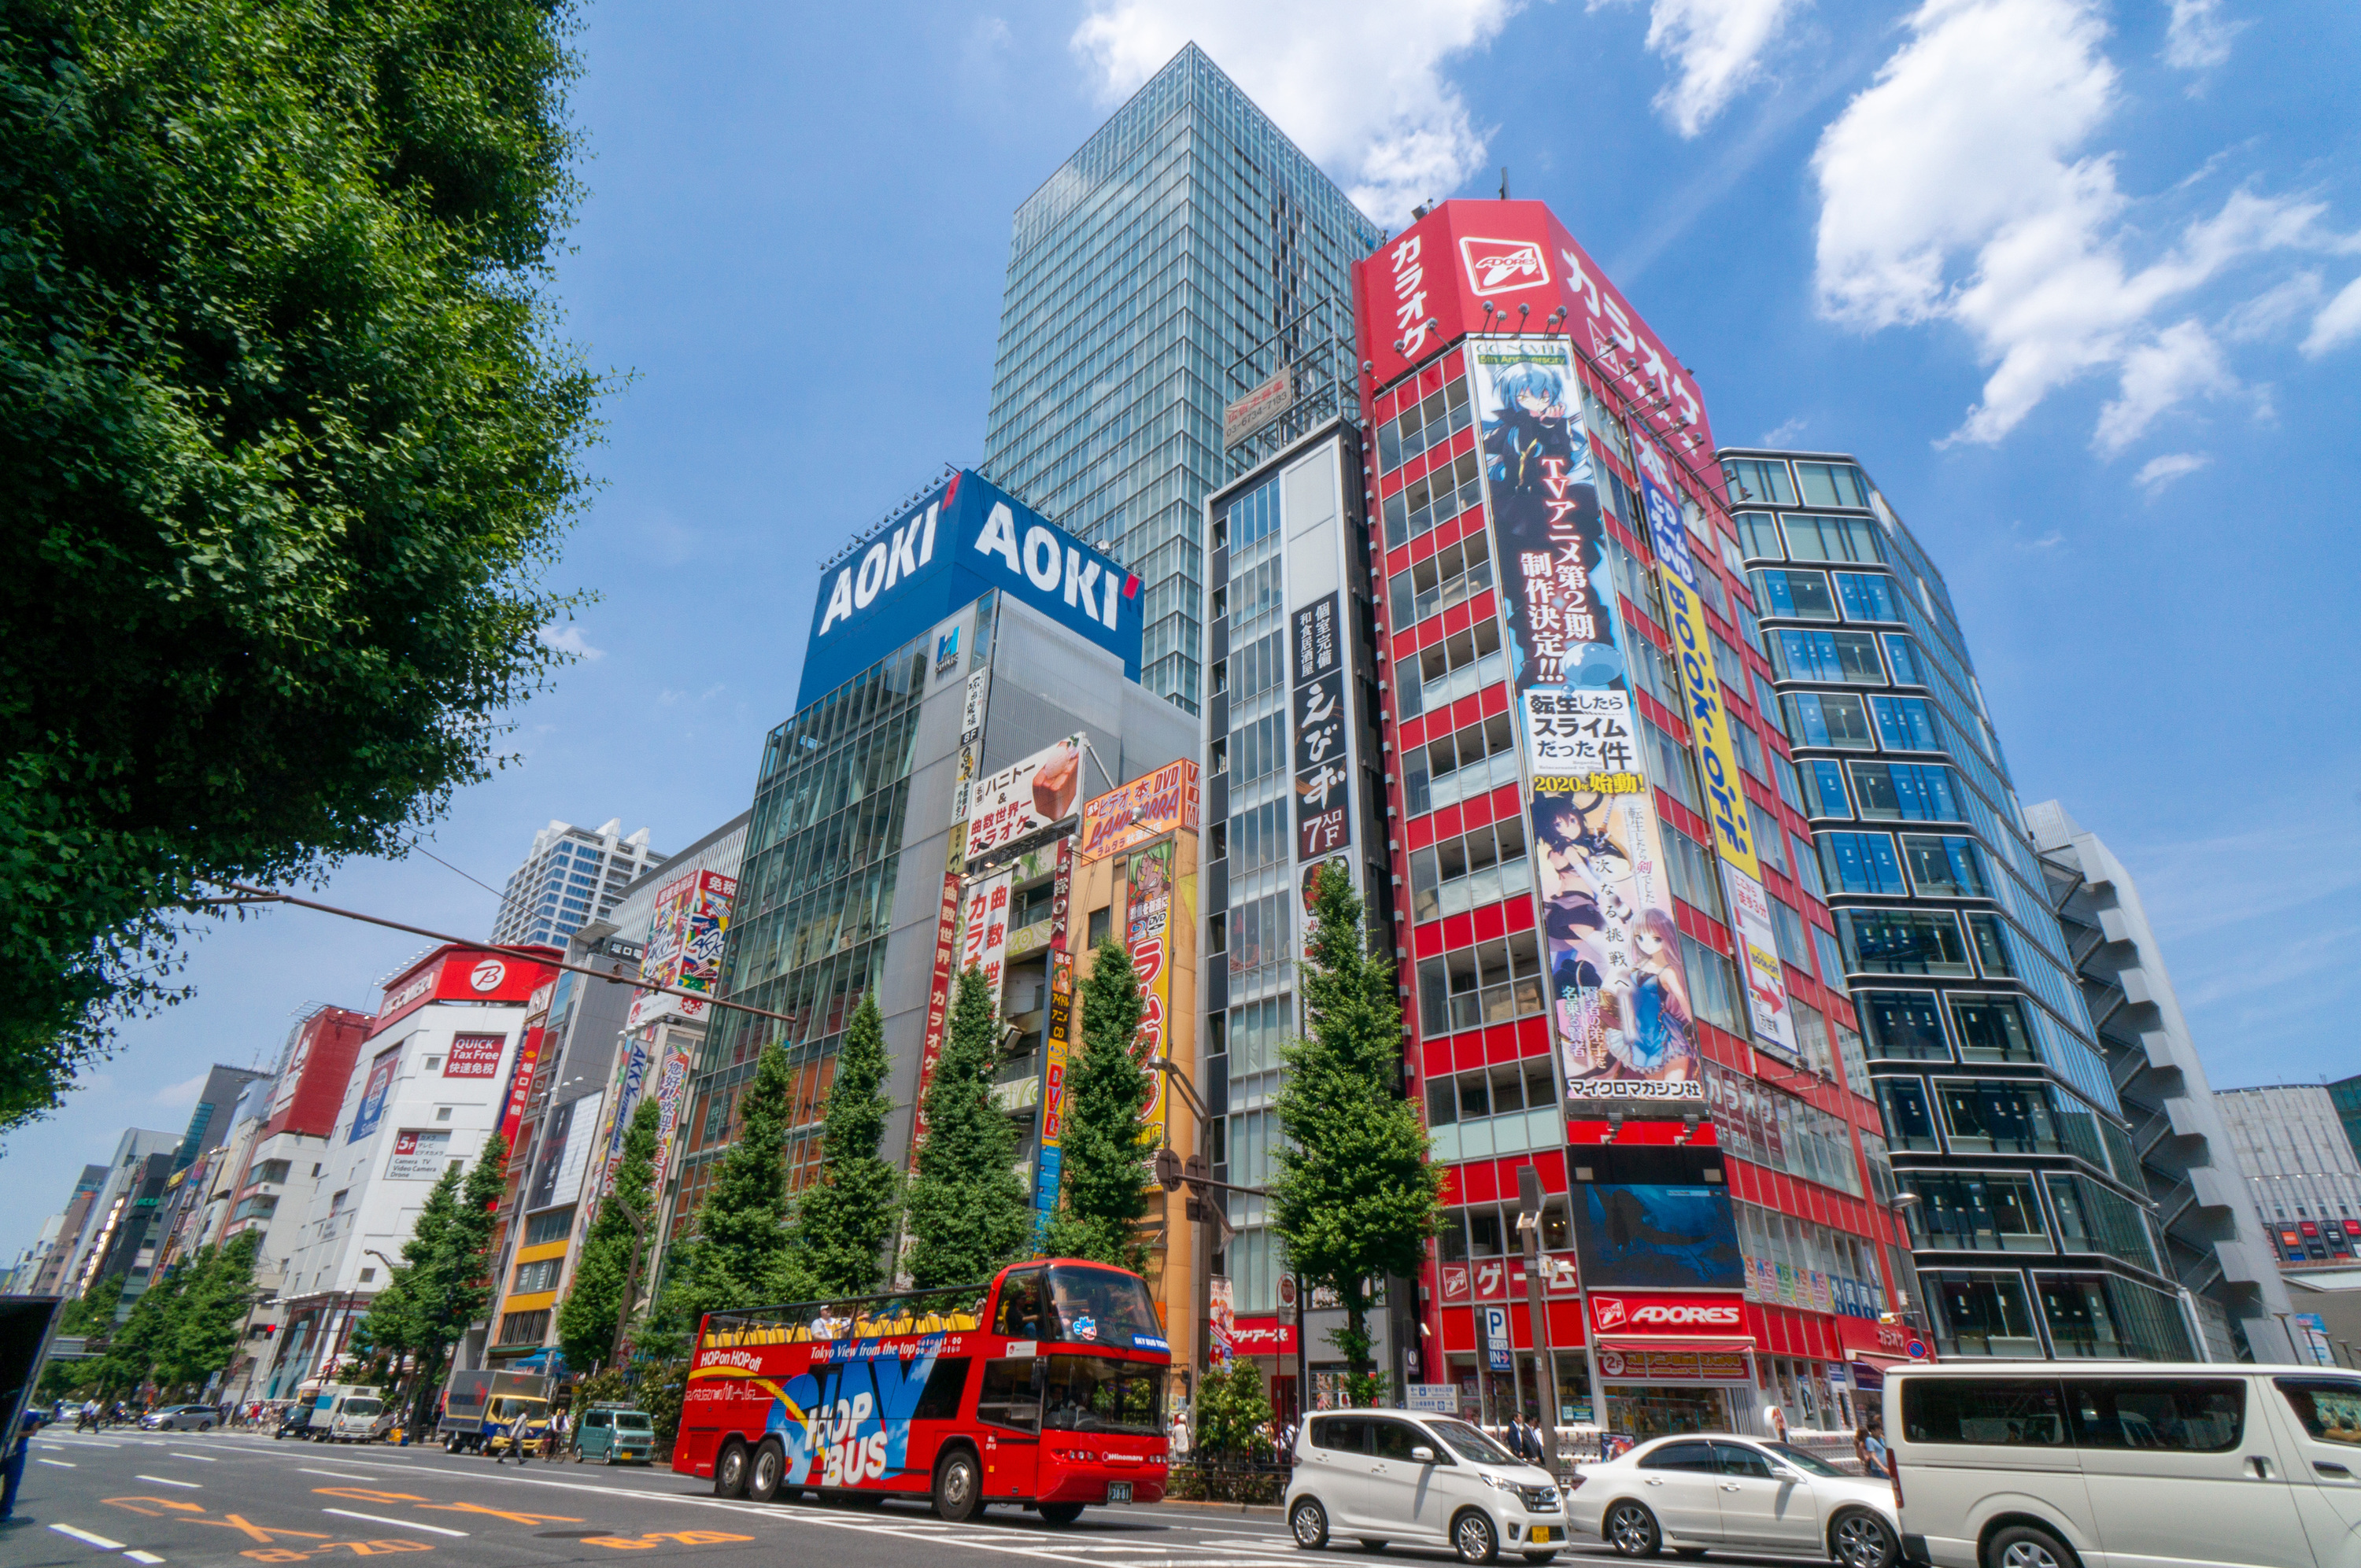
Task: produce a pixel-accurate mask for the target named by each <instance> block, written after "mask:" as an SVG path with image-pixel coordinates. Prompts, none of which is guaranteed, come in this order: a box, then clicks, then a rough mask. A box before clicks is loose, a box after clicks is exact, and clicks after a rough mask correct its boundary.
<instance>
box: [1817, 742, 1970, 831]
mask: <svg viewBox="0 0 2361 1568" xmlns="http://www.w3.org/2000/svg"><path fill="white" fill-rule="evenodd" d="M1795 772H1796V774H1797V776H1798V777H1800V778H1801V779H1802V781H1803V785H1804V803H1805V815H1806V816H1808V817H1867V818H1870V819H1871V820H1872V821H1881V822H1965V821H1966V820H1968V817H1967V815H1966V813H1965V812H1963V811H1962V810H1961V809H1960V792H1959V791H1957V790H1956V789H1954V788H1953V787H1952V782H1951V770H1950V769H1949V767H1948V766H1947V765H1945V764H1943V763H1941V762H1836V761H1833V760H1829V759H1824V758H1808V759H1806V760H1805V761H1803V762H1798V763H1796V764H1795ZM1848 778H1850V781H1851V788H1850V794H1848V791H1847V788H1846V781H1847V779H1848ZM1856 807H1858V809H1856Z"/></svg>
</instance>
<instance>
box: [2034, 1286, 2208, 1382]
mask: <svg viewBox="0 0 2361 1568" xmlns="http://www.w3.org/2000/svg"><path fill="white" fill-rule="evenodd" d="M2034 1289H2035V1292H2036V1293H2037V1295H2039V1296H2040V1298H2041V1319H2042V1322H2043V1323H2044V1325H2045V1326H2047V1327H2048V1330H2049V1348H2050V1351H2051V1353H2052V1354H2056V1355H2058V1356H2059V1357H2061V1358H2063V1357H2067V1356H2078V1357H2079V1356H2089V1357H2092V1358H2104V1359H2108V1360H2115V1359H2125V1360H2134V1361H2189V1360H2191V1359H2193V1358H2194V1356H2195V1351H2194V1348H2193V1347H2192V1346H2191V1344H2190V1343H2189V1329H2188V1324H2187V1322H2186V1321H2185V1320H2183V1318H2182V1317H2181V1314H2180V1305H2179V1303H2178V1302H2177V1301H2175V1300H2174V1299H2173V1298H2172V1297H2170V1296H2168V1295H2166V1294H2164V1293H2163V1292H2162V1291H2160V1290H2151V1289H2149V1288H2147V1287H2145V1286H2141V1285H2136V1284H2134V1283H2133V1282H2132V1281H2130V1280H2128V1279H2122V1278H2118V1277H2115V1276H2114V1275H2111V1274H2041V1275H2037V1276H2035V1277H2034Z"/></svg>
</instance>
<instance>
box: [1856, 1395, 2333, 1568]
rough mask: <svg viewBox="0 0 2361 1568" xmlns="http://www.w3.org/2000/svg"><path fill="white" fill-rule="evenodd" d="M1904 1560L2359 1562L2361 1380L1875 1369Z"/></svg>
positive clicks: (1995, 1567) (2306, 1567)
mask: <svg viewBox="0 0 2361 1568" xmlns="http://www.w3.org/2000/svg"><path fill="white" fill-rule="evenodd" d="M1885 1434H1886V1441H1887V1442H1888V1444H1889V1445H1890V1450H1891V1453H1892V1455H1893V1460H1894V1492H1895V1494H1896V1501H1897V1503H1898V1505H1899V1512H1900V1514H1901V1519H1902V1551H1903V1555H1904V1556H1905V1558H1907V1559H1908V1560H1910V1561H1911V1562H1914V1563H1932V1564H1935V1565H1936V1568H2361V1375H2356V1374H2355V1373H2350V1372H2345V1371H2343V1370H2341V1369H2339V1368H2334V1367H2323V1366H2252V1365H2237V1364H2215V1365H2187V1364H2175V1363H2158V1362H2116V1363H2110V1364H2107V1365H2090V1364H2082V1365H2073V1364H2059V1363H2056V1362H2041V1363H2028V1362H2016V1363H2008V1364H2003V1365H1993V1366H1972V1367H1971V1366H1960V1365H1943V1366H1940V1367H1928V1368H1925V1369H1919V1368H1915V1367H1914V1368H1909V1369H1898V1370H1895V1371H1893V1372H1889V1373H1887V1374H1886V1379H1885Z"/></svg>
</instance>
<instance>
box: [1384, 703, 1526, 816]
mask: <svg viewBox="0 0 2361 1568" xmlns="http://www.w3.org/2000/svg"><path fill="white" fill-rule="evenodd" d="M1517 779H1518V773H1517V736H1516V730H1515V728H1514V725H1513V721H1512V720H1511V719H1510V717H1509V716H1508V715H1507V714H1505V713H1496V714H1494V715H1493V716H1492V717H1491V718H1487V719H1485V720H1483V721H1482V722H1480V723H1477V724H1471V725H1468V726H1467V727H1466V728H1465V729H1459V730H1456V731H1455V732H1454V733H1452V734H1449V735H1445V736H1443V737H1442V738H1440V739H1439V740H1429V741H1428V742H1427V743H1426V744H1425V745H1423V746H1417V747H1413V748H1411V750H1410V751H1406V752H1404V753H1403V754H1402V811H1403V814H1404V815H1405V816H1410V817H1422V816H1424V815H1425V814H1426V813H1427V812H1429V811H1433V810H1435V809H1437V808H1439V807H1442V806H1454V805H1456V804H1457V803H1459V802H1460V801H1463V800H1471V799H1473V798H1475V797H1476V796H1477V795H1484V794H1486V793H1488V792H1489V791H1491V790H1494V789H1497V788H1499V786H1500V785H1502V784H1514V783H1516V782H1517Z"/></svg>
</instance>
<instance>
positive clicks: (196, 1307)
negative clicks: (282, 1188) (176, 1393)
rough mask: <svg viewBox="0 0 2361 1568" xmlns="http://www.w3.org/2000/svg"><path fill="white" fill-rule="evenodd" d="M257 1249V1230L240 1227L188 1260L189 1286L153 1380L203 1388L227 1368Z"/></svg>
mask: <svg viewBox="0 0 2361 1568" xmlns="http://www.w3.org/2000/svg"><path fill="white" fill-rule="evenodd" d="M261 1251H262V1234H261V1233H260V1232H259V1231H251V1230H248V1231H240V1232H239V1233H238V1234H236V1235H234V1236H232V1237H230V1239H229V1240H228V1241H226V1242H224V1243H223V1244H222V1245H219V1246H211V1247H206V1248H205V1249H204V1250H203V1251H202V1252H200V1253H198V1254H197V1255H196V1256H195V1257H193V1258H192V1259H191V1260H190V1263H189V1275H188V1277H189V1282H188V1286H187V1288H185V1289H184V1290H182V1291H181V1300H180V1310H179V1312H178V1313H177V1315H176V1320H175V1321H174V1322H173V1324H172V1332H171V1334H170V1338H169V1339H167V1340H165V1341H164V1342H163V1344H162V1346H161V1349H160V1353H159V1357H158V1362H159V1370H158V1372H157V1381H158V1382H159V1383H170V1384H179V1385H181V1387H193V1388H202V1387H203V1386H204V1384H205V1382H206V1380H207V1379H209V1378H211V1377H212V1376H214V1374H215V1373H216V1372H226V1371H228V1370H229V1365H230V1362H231V1361H232V1360H233V1359H234V1358H235V1357H236V1354H237V1351H238V1340H239V1336H240V1335H241V1334H242V1333H243V1332H245V1329H246V1321H247V1314H248V1313H249V1312H250V1311H251V1310H252V1309H253V1306H254V1260H255V1258H256V1256H257V1255H259V1254H260V1253H261Z"/></svg>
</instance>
